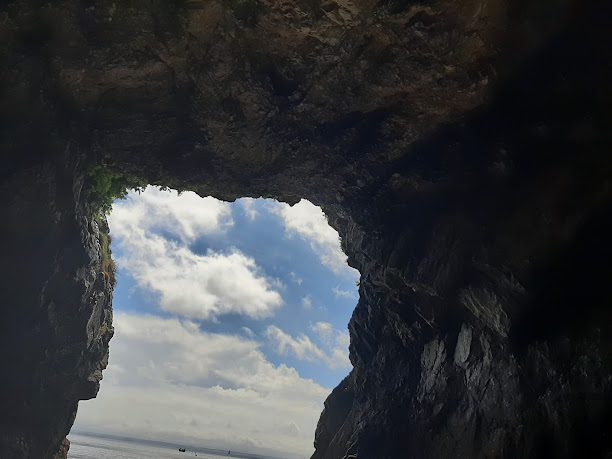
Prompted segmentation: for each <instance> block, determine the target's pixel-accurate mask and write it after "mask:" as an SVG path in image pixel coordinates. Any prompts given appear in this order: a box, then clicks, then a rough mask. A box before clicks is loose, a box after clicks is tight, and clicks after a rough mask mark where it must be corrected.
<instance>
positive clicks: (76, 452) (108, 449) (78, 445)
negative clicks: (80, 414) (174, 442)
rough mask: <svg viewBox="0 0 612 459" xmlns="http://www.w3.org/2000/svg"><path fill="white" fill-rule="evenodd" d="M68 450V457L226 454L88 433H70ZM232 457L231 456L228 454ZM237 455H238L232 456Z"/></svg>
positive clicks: (161, 458) (210, 458) (162, 458)
mask: <svg viewBox="0 0 612 459" xmlns="http://www.w3.org/2000/svg"><path fill="white" fill-rule="evenodd" d="M68 439H69V440H70V451H69V453H68V459H166V458H169V459H191V458H192V457H195V455H196V453H197V455H198V458H203V459H220V458H223V459H227V458H228V456H227V454H226V455H216V454H211V453H205V452H201V451H197V450H195V451H194V450H190V449H189V448H188V447H186V448H187V451H185V452H184V453H180V452H179V451H178V447H172V446H160V445H151V444H144V443H140V442H136V441H134V442H132V441H125V440H119V439H114V438H100V437H93V436H91V437H90V436H89V435H77V434H70V435H69V436H68ZM229 457H232V456H229ZM233 457H238V456H233Z"/></svg>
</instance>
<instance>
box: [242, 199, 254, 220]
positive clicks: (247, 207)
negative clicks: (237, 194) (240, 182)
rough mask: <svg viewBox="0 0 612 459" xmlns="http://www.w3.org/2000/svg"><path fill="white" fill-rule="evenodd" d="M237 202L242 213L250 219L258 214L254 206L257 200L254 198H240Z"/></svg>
mask: <svg viewBox="0 0 612 459" xmlns="http://www.w3.org/2000/svg"><path fill="white" fill-rule="evenodd" d="M238 202H239V203H240V205H241V206H242V211H243V212H244V215H246V216H247V218H248V219H249V220H251V221H253V220H255V219H256V218H257V216H258V215H259V212H258V211H257V209H256V208H255V203H256V202H257V200H256V199H255V198H240V199H238Z"/></svg>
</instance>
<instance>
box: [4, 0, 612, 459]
mask: <svg viewBox="0 0 612 459" xmlns="http://www.w3.org/2000/svg"><path fill="white" fill-rule="evenodd" d="M610 12H611V11H610V7H608V6H606V5H604V4H593V5H592V4H590V3H589V2H571V1H561V0H559V1H554V0H551V1H548V2H543V3H538V4H537V5H532V4H530V3H529V2H522V1H521V2H512V3H510V2H507V1H503V0H493V1H476V0H474V1H471V0H466V1H461V2H445V1H430V2H424V3H415V2H407V1H402V0H392V1H387V2H385V1H382V2H375V1H365V0H355V1H349V0H345V1H340V0H335V1H318V0H311V1H309V2H305V1H304V2H292V1H264V0H261V1H260V0H233V1H226V2H220V1H216V0H209V1H203V0H202V1H200V0H189V1H173V2H168V1H156V0H154V1H132V2H111V1H108V2H107V1H100V2H95V1H80V2H77V1H73V0H66V1H60V2H52V3H45V4H42V3H38V2H31V1H25V0H15V1H8V2H3V3H2V4H1V5H0V56H1V59H2V62H3V65H2V67H1V70H0V81H1V87H0V91H1V96H0V118H1V120H2V123H0V130H1V131H0V132H1V134H0V146H1V147H2V152H3V168H2V169H1V172H0V174H1V178H2V185H1V186H2V188H3V189H2V195H1V196H2V197H1V198H0V205H1V207H2V214H3V215H4V217H5V218H4V223H3V225H2V229H1V233H0V234H1V239H0V241H1V244H2V249H3V260H4V263H3V266H2V272H1V273H0V274H1V276H0V278H1V281H0V282H1V284H0V286H1V291H2V292H3V293H4V300H5V301H4V306H3V309H2V311H3V319H2V322H1V324H2V325H1V329H0V340H1V341H0V358H1V361H0V364H1V365H2V368H4V369H5V373H4V375H5V376H4V377H3V378H2V379H1V380H0V402H1V406H2V407H3V410H2V414H1V415H0V432H1V433H0V457H11V458H13V457H15V458H21V457H24V458H45V457H53V455H54V454H56V453H57V455H58V456H59V457H61V456H62V455H64V456H65V454H66V451H67V447H68V444H66V443H64V439H65V436H66V435H67V433H68V432H69V429H70V427H71V425H72V422H73V421H74V416H75V413H76V408H77V403H78V400H83V399H88V398H92V397H94V396H95V395H96V393H97V389H98V384H99V380H100V378H101V374H102V370H103V369H104V368H105V367H106V362H107V358H108V357H107V356H108V341H109V339H110V337H111V336H112V325H111V320H112V313H111V295H112V287H113V279H112V272H110V271H112V270H111V269H110V267H109V260H108V236H107V232H108V228H107V227H106V224H105V221H104V219H103V217H100V215H99V206H100V200H99V196H98V195H97V194H96V193H97V190H96V183H95V180H94V177H95V174H94V172H92V171H95V170H96V167H97V166H99V165H105V167H107V168H109V169H112V170H113V171H115V172H116V173H118V174H124V175H125V176H127V177H129V179H128V178H126V183H127V182H129V181H130V180H134V177H137V181H140V182H142V183H153V184H159V185H166V186H172V187H176V188H181V189H193V190H194V191H197V192H198V193H200V194H201V195H213V196H215V197H218V198H221V199H226V200H233V199H235V198H238V197H242V196H255V197H257V196H265V197H274V198H276V199H279V200H282V201H286V202H290V203H291V202H296V201H297V200H298V199H300V198H306V199H309V200H310V201H312V202H313V203H314V204H317V205H320V206H322V208H323V209H324V210H325V212H326V214H327V215H328V218H329V220H330V223H331V224H332V226H334V227H335V228H336V229H338V231H339V233H340V234H341V236H342V241H343V246H344V248H345V250H346V252H347V254H348V255H349V262H350V264H351V265H352V266H354V267H355V268H358V269H359V270H360V272H361V275H362V276H361V282H360V299H359V303H358V305H357V308H356V309H355V312H354V314H353V317H352V319H351V322H350V324H349V330H350V334H351V345H350V357H351V361H352V363H353V365H354V370H353V371H352V372H351V373H350V374H349V375H348V377H347V378H346V379H345V380H344V381H343V382H342V383H341V384H340V385H339V386H338V387H337V388H336V389H335V390H334V391H333V393H332V394H331V395H330V397H329V398H328V400H327V401H326V407H325V410H324V412H323V414H322V416H321V419H320V421H319V425H318V428H317V432H316V438H315V447H316V451H315V453H314V456H313V457H314V458H326V459H335V458H350V457H357V458H361V459H369V458H398V457H415V458H420V457H423V458H430V457H431V458H436V457H440V458H445V457H508V458H514V457H609V455H610V454H612V439H611V438H610V433H611V432H612V398H611V395H612V394H611V392H612V368H611V362H612V360H611V359H610V357H611V355H610V351H611V349H612V346H611V343H610V340H611V338H610V337H611V336H612V335H611V334H610V331H611V330H610V328H611V326H612V320H611V319H612V317H611V315H612V314H611V312H612V309H611V307H610V305H611V304H612V303H611V301H612V293H611V292H610V290H609V285H610V280H611V279H612V268H611V267H610V259H612V243H611V241H610V239H609V235H610V234H612V212H611V211H612V201H611V199H612V189H611V180H612V158H611V155H610V148H611V147H612V139H611V138H610V136H611V132H612V113H611V112H610V108H609V107H610V106H611V102H612V85H611V83H610V81H612V66H611V62H612V59H611V56H610V53H611V52H612V51H611V50H612V46H611V45H612V43H611V41H612V39H611V38H612V37H611V36H610V35H611V34H610V33H609V30H608V29H609V24H608V21H607V19H608V18H609V17H610ZM58 451H59V452H58Z"/></svg>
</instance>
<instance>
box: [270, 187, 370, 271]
mask: <svg viewBox="0 0 612 459" xmlns="http://www.w3.org/2000/svg"><path fill="white" fill-rule="evenodd" d="M272 211H273V212H275V213H277V214H278V215H279V216H280V217H281V218H282V220H283V223H284V225H285V230H286V232H287V234H289V235H292V234H297V235H299V236H300V237H302V238H303V239H305V240H307V241H308V242H309V243H310V245H311V247H312V249H313V250H314V251H315V252H316V253H317V254H318V256H319V259H320V260H321V263H322V264H323V265H325V266H327V267H328V268H329V269H331V270H332V271H334V272H335V273H336V274H339V273H346V274H349V275H351V276H352V277H357V276H358V273H357V271H356V270H354V269H353V268H350V267H349V266H348V265H347V264H346V255H345V254H344V252H342V248H341V247H340V237H339V236H338V232H337V231H336V230H335V229H333V228H332V227H331V226H329V223H328V222H327V218H326V217H325V214H324V213H323V211H322V210H321V208H320V207H317V206H315V205H314V204H312V203H311V202H310V201H307V200H305V199H302V200H301V201H300V202H298V203H297V204H295V205H293V206H290V205H288V204H284V203H277V204H276V206H274V207H272Z"/></svg>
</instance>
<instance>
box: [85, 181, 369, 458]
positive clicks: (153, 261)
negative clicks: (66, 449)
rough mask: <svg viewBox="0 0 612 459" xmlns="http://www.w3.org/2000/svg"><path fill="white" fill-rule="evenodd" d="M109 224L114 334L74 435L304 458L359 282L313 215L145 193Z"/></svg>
mask: <svg viewBox="0 0 612 459" xmlns="http://www.w3.org/2000/svg"><path fill="white" fill-rule="evenodd" d="M109 224H110V228H111V235H112V237H113V244H112V249H113V256H114V258H115V260H116V262H117V266H118V272H117V279H118V282H117V286H116V288H115V296H114V311H115V319H114V326H115V336H114V338H113V339H112V341H111V346H110V364H109V367H108V369H107V370H106V371H105V372H104V380H103V381H102V384H101V390H100V393H99V395H98V398H97V399H95V400H92V401H87V402H81V403H80V406H79V413H78V416H77V421H76V423H75V427H74V430H75V431H88V432H98V433H111V434H120V435H130V436H134V437H140V438H151V439H159V440H165V441H171V442H177V441H178V442H179V443H180V442H190V443H192V444H196V445H197V444H202V445H205V446H213V447H220V448H231V449H236V450H242V451H252V452H264V453H265V452H268V453H282V454H285V455H288V456H292V457H306V456H309V455H310V454H311V453H312V451H313V447H312V442H313V439H314V429H315V427H316V423H317V420H318V417H319V414H320V412H321V410H322V407H323V401H324V400H325V397H327V395H328V394H329V392H330V391H331V389H333V387H334V386H335V385H336V384H338V383H339V382H340V381H341V380H342V378H343V377H344V376H346V375H347V374H348V372H349V371H350V369H351V364H350V362H349V360H348V341H349V337H348V332H347V323H348V320H349V318H350V315H351V313H352V311H353V309H354V307H355V304H356V302H357V288H356V281H357V280H358V276H359V274H358V272H357V271H355V270H353V269H352V268H349V267H348V266H347V264H346V257H345V255H344V254H343V253H342V251H341V249H340V242H339V239H338V234H337V233H336V232H335V231H334V230H333V229H332V228H331V227H330V226H329V225H328V224H327V222H326V220H325V216H324V215H323V212H322V211H321V210H320V209H319V208H318V207H315V206H314V205H312V204H311V203H309V202H308V201H301V202H300V203H298V204H296V205H294V206H292V207H290V206H288V205H287V204H281V203H278V202H276V201H272V200H264V199H257V200H255V199H250V198H245V199H240V200H238V201H236V202H234V203H226V202H222V201H218V200H216V199H213V198H210V197H208V198H201V197H199V196H197V195H196V194H194V193H191V192H185V193H182V194H180V195H179V194H178V193H176V192H174V191H160V190H159V189H157V188H154V187H148V188H147V189H146V190H145V191H144V192H142V193H140V194H138V193H130V194H129V196H128V198H127V199H125V200H122V201H118V202H116V203H115V205H114V207H113V212H112V214H111V215H110V217H109Z"/></svg>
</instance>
